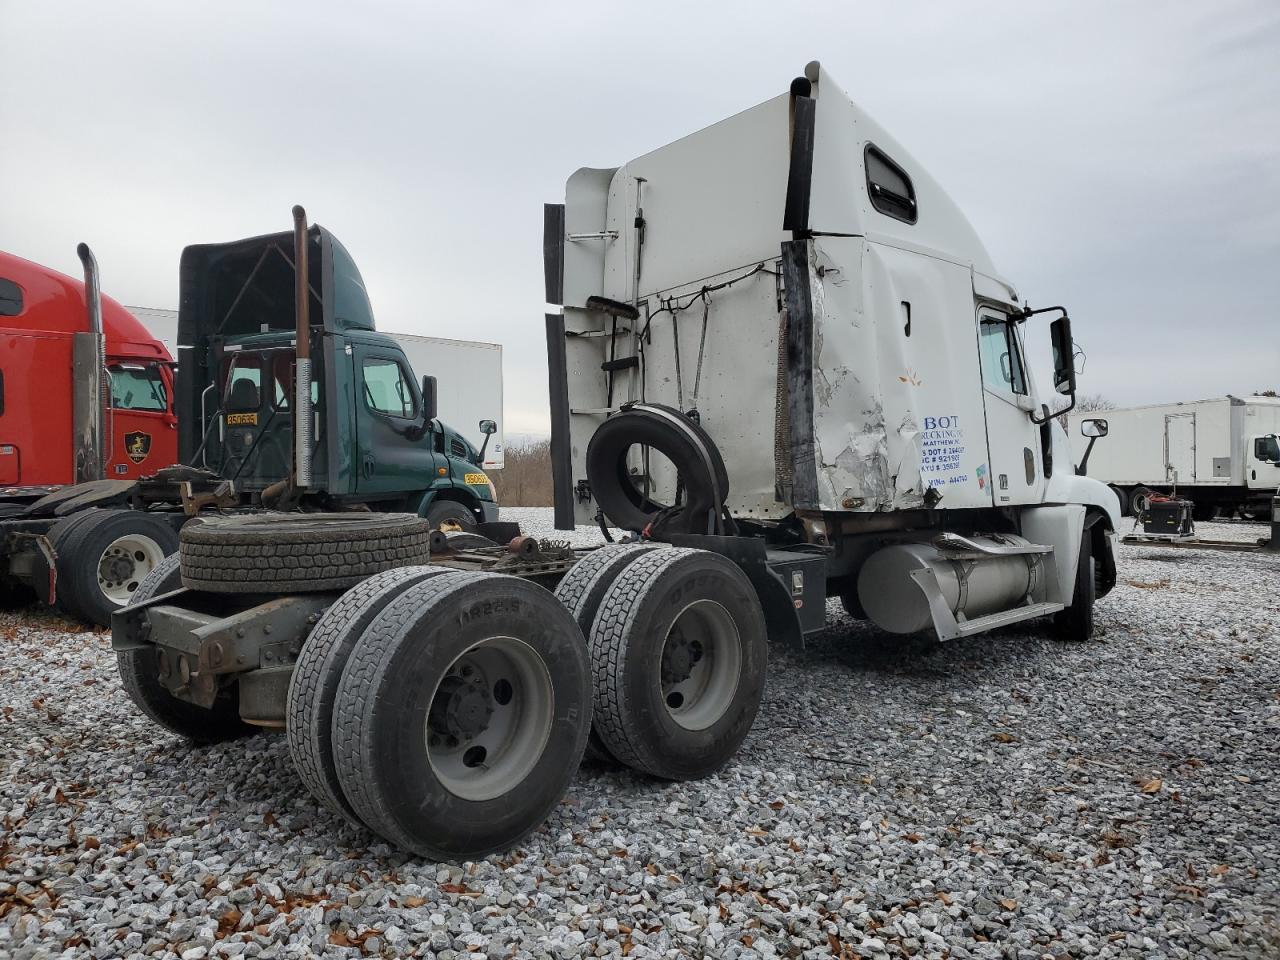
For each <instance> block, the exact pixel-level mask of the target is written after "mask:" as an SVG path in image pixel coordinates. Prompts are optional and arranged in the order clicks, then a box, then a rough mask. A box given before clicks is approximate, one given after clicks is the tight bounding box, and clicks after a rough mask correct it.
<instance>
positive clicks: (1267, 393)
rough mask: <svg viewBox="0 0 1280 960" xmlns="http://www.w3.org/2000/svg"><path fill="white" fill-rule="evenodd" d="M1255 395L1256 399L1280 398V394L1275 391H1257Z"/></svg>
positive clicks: (1254, 392)
mask: <svg viewBox="0 0 1280 960" xmlns="http://www.w3.org/2000/svg"><path fill="white" fill-rule="evenodd" d="M1253 395H1254V396H1255V397H1275V396H1280V394H1277V393H1276V392H1275V391H1274V390H1255V391H1253Z"/></svg>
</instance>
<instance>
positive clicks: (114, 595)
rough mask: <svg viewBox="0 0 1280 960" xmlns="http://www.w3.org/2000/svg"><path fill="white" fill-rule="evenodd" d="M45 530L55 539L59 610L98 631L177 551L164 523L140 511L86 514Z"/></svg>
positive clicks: (173, 535) (172, 532) (170, 529)
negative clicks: (50, 529)
mask: <svg viewBox="0 0 1280 960" xmlns="http://www.w3.org/2000/svg"><path fill="white" fill-rule="evenodd" d="M63 523H65V524H66V526H65V527H63ZM60 527H61V528H62V529H60V530H59V529H58V528H60ZM50 532H51V534H53V535H54V536H55V537H56V539H54V540H53V542H54V551H55V553H56V554H57V570H58V580H57V595H58V606H59V607H60V608H62V609H63V610H65V611H66V612H67V613H69V614H71V615H72V616H73V617H76V618H78V619H80V620H83V621H84V622H85V623H93V624H97V625H98V626H100V627H109V626H111V614H113V613H114V612H115V611H117V610H119V609H120V608H121V607H123V606H125V605H126V604H127V603H128V602H129V599H130V598H131V597H132V596H133V594H134V592H135V591H137V590H138V589H139V586H140V584H141V583H142V581H143V580H144V579H146V577H147V576H148V574H150V573H151V571H152V570H154V569H156V567H157V566H158V565H159V564H160V562H161V561H163V560H164V558H165V557H167V556H170V555H171V554H173V553H176V552H177V550H178V534H177V532H176V531H175V530H174V529H173V526H172V525H171V524H170V523H169V521H168V520H167V519H166V518H164V517H161V516H158V515H156V514H153V513H146V512H144V511H141V510H87V511H85V512H84V513H83V514H81V515H74V516H72V517H69V518H68V519H67V520H65V521H63V522H62V523H59V524H57V525H56V526H55V528H54V530H53V531H50Z"/></svg>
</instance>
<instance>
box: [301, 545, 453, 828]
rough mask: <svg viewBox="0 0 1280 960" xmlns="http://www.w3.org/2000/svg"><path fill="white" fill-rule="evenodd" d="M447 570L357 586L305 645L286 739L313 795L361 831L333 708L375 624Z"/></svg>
mask: <svg viewBox="0 0 1280 960" xmlns="http://www.w3.org/2000/svg"><path fill="white" fill-rule="evenodd" d="M447 572H449V571H448V568H446V567H401V568H399V569H398V570H388V571H386V572H385V573H379V574H376V575H374V576H372V577H370V578H369V579H368V580H365V581H362V582H361V583H358V584H356V585H355V586H354V587H352V588H351V589H350V590H348V591H347V592H346V593H344V594H343V595H342V596H341V597H339V598H338V601H337V602H336V603H335V604H334V605H333V606H331V607H330V608H329V609H328V610H327V611H325V614H324V616H322V617H321V618H320V622H319V623H317V624H316V626H315V629H314V630H312V631H311V635H310V636H308V637H307V640H306V642H305V643H304V644H303V645H302V653H301V654H300V655H299V656H298V660H297V662H296V663H295V664H294V668H293V676H292V677H291V678H290V680H289V696H288V701H287V706H286V712H285V716H286V717H287V720H288V722H287V723H286V725H285V735H286V737H287V738H288V741H289V754H290V756H291V757H292V758H293V765H294V767H296V768H297V771H298V776H299V777H301V778H302V782H303V783H304V784H306V787H307V789H308V790H310V791H311V794H312V796H314V797H315V798H316V799H317V800H319V801H320V802H321V803H323V804H324V805H325V806H327V807H328V808H329V809H330V810H332V811H333V812H334V813H337V814H339V815H341V816H343V817H346V819H347V820H349V821H350V822H351V823H354V824H356V825H357V826H360V825H362V824H361V821H360V818H359V817H358V816H356V814H355V811H353V810H352V809H351V804H349V803H348V802H347V798H346V796H344V795H343V793H342V785H341V784H340V783H339V781H338V770H337V768H336V767H335V766H334V762H333V704H334V698H335V697H336V696H337V693H338V684H339V682H340V681H341V680H342V671H343V669H344V668H345V667H346V665H347V658H348V657H349V656H350V655H351V651H352V649H354V648H355V645H356V644H357V643H358V642H359V640H360V637H361V636H363V635H364V632H365V630H367V629H368V627H369V624H371V623H372V622H373V621H374V619H375V618H376V617H377V616H378V614H380V613H381V612H382V611H383V609H384V608H385V607H386V606H387V604H389V603H391V602H392V601H393V600H395V599H396V598H397V597H398V596H400V594H401V593H403V592H404V591H405V590H406V589H408V588H409V587H411V586H413V585H414V584H415V583H420V582H421V581H423V580H426V579H429V578H430V577H434V576H438V575H439V574H442V573H447Z"/></svg>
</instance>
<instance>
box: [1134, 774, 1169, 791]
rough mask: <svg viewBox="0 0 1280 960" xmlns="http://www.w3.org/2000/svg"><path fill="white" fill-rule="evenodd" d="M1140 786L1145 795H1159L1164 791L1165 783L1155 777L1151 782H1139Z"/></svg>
mask: <svg viewBox="0 0 1280 960" xmlns="http://www.w3.org/2000/svg"><path fill="white" fill-rule="evenodd" d="M1138 784H1139V786H1141V787H1142V792H1143V793H1159V792H1160V791H1161V790H1163V789H1164V781H1163V780H1161V779H1160V778H1159V777H1153V778H1152V779H1150V780H1139V781H1138Z"/></svg>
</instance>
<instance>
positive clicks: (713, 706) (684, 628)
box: [662, 600, 742, 730]
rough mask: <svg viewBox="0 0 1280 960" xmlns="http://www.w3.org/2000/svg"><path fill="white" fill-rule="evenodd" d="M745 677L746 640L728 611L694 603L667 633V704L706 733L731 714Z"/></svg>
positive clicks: (685, 724) (664, 686) (715, 605)
mask: <svg viewBox="0 0 1280 960" xmlns="http://www.w3.org/2000/svg"><path fill="white" fill-rule="evenodd" d="M741 676H742V638H741V636H740V635H739V634H738V626H737V624H736V623H734V620H733V617H732V616H731V615H730V613H729V611H728V610H726V609H725V608H724V607H723V606H722V605H721V604H719V603H716V602H715V601H714V600H695V601H694V602H693V603H691V604H689V605H688V606H687V607H685V608H684V609H683V610H681V611H680V613H679V615H678V616H677V617H676V618H675V620H674V621H673V622H672V624H671V628H670V629H669V630H668V631H667V636H666V640H665V641H664V643H663V647H662V701H663V703H664V704H666V707H667V712H668V713H669V714H670V715H671V719H673V720H674V721H675V722H676V723H678V724H679V725H680V726H682V727H684V728H685V729H686V730H705V729H706V728H707V727H709V726H711V725H712V724H714V723H715V722H716V721H717V720H719V719H720V718H721V717H723V716H724V715H725V713H726V712H728V710H729V707H730V706H732V704H733V699H734V697H735V696H736V695H737V692H738V681H739V679H740V678H741Z"/></svg>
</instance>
